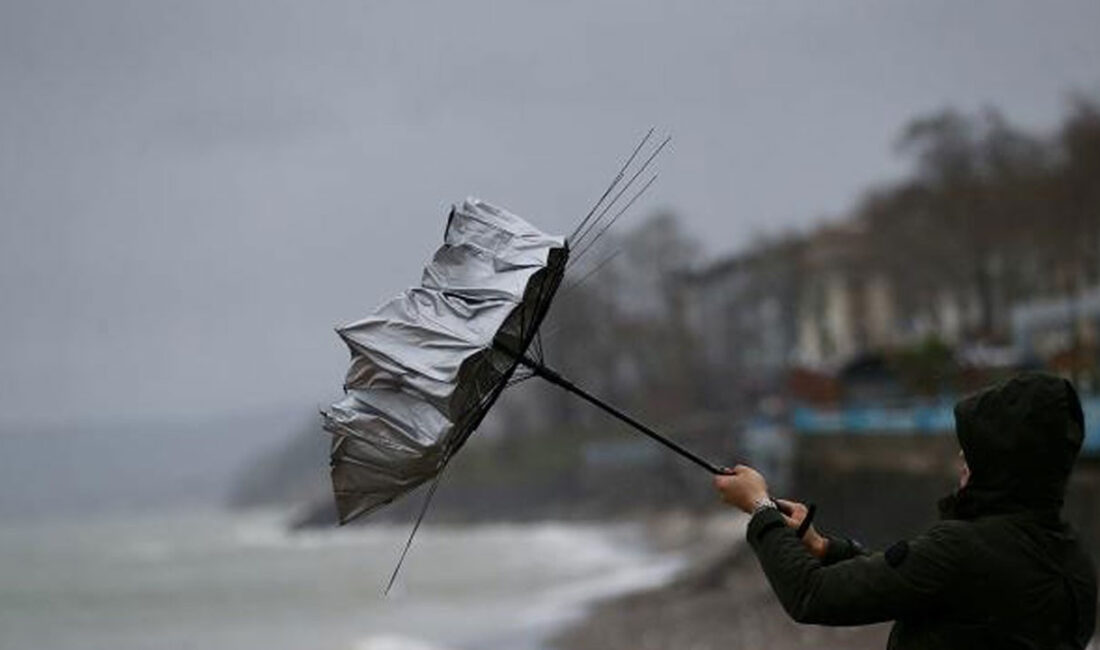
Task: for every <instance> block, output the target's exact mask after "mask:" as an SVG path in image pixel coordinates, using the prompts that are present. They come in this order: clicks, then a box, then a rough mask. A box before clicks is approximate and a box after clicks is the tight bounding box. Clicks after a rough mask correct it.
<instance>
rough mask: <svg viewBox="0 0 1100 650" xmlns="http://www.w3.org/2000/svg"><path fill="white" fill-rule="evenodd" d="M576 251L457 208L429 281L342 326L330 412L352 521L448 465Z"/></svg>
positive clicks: (342, 492) (484, 210)
mask: <svg viewBox="0 0 1100 650" xmlns="http://www.w3.org/2000/svg"><path fill="white" fill-rule="evenodd" d="M568 255H569V250H568V246H567V244H566V242H565V239H564V238H562V237H556V236H552V235H548V234H546V233H543V232H542V231H540V230H538V229H537V228H535V227H534V226H532V225H531V224H529V223H528V222H526V221H524V220H523V219H521V218H520V217H518V216H516V215H514V214H512V213H510V212H508V211H507V210H503V209H501V208H498V207H495V206H493V205H490V204H488V203H485V202H483V201H479V200H477V199H474V198H470V199H467V200H466V201H464V202H463V203H461V204H459V205H455V206H454V207H453V208H452V209H451V213H450V217H449V218H448V220H447V228H446V232H445V234H444V243H443V246H442V247H440V248H439V250H437V251H436V253H435V255H434V256H433V257H432V260H431V262H430V263H429V264H428V265H427V267H425V269H424V274H423V277H422V279H421V282H420V286H416V287H412V288H410V289H408V290H406V291H405V292H404V293H402V294H400V295H398V296H397V297H395V298H393V299H392V300H390V301H389V302H387V303H385V304H384V305H382V306H381V307H379V308H378V309H377V310H376V311H375V312H374V313H373V314H372V315H370V316H368V317H367V318H364V319H363V320H360V321H358V322H355V323H352V324H350V325H346V326H344V327H340V328H338V329H337V332H338V333H339V335H340V337H341V338H342V339H343V340H344V342H345V343H347V345H348V348H349V350H350V351H351V366H350V367H349V368H348V372H347V377H346V380H345V383H344V391H345V397H344V399H342V400H341V401H339V402H337V403H336V404H333V405H332V407H331V408H329V409H328V410H327V411H323V412H322V416H323V418H324V427H325V429H326V430H327V431H329V432H330V433H331V434H332V450H331V463H332V485H333V490H334V492H335V495H336V506H337V512H338V514H339V517H340V522H341V523H346V522H348V521H350V520H352V519H354V518H356V517H358V516H361V515H364V514H366V513H368V512H371V511H372V510H374V509H376V508H378V507H380V506H382V505H384V504H387V503H389V502H390V501H393V500H394V499H396V498H398V497H400V496H401V495H403V494H405V493H407V492H409V491H410V490H412V489H414V488H415V487H417V486H418V485H421V484H422V483H424V482H426V481H428V480H430V479H432V478H433V477H435V476H436V475H437V474H438V473H439V472H440V471H441V470H442V469H443V467H444V465H446V463H447V461H448V460H449V459H450V458H451V456H452V455H454V453H455V452H456V451H457V450H458V449H459V448H460V447H461V446H462V444H463V443H464V442H465V441H466V440H467V439H468V438H469V436H470V434H471V433H473V431H474V430H475V429H476V428H477V426H478V425H479V424H480V422H481V420H482V418H483V417H484V416H485V413H486V412H488V410H489V408H490V407H491V406H492V404H493V402H494V401H495V400H496V398H497V397H498V396H499V395H500V393H501V391H502V390H503V389H504V387H505V386H506V385H507V383H508V381H509V379H510V377H511V375H512V374H513V372H514V371H515V369H516V366H517V365H518V363H519V361H520V359H521V358H522V355H523V353H524V351H525V350H526V349H527V348H528V346H529V345H530V344H531V341H532V339H533V338H534V336H535V333H536V332H537V331H538V327H539V325H540V324H541V322H542V320H543V318H544V317H545V315H546V311H547V309H548V308H549V305H550V301H551V299H552V298H553V296H554V292H555V291H556V290H557V288H558V286H559V284H560V283H561V279H562V275H563V273H564V272H565V264H566V260H567V259H568Z"/></svg>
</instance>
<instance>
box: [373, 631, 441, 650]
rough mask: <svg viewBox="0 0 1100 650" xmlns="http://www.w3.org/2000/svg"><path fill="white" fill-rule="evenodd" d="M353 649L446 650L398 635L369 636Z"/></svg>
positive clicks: (439, 646)
mask: <svg viewBox="0 0 1100 650" xmlns="http://www.w3.org/2000/svg"><path fill="white" fill-rule="evenodd" d="M352 648H353V649H354V650H446V648H444V647H443V646H441V645H436V644H434V643H428V642H427V641H423V640H421V639H414V638H412V637H407V636H400V635H396V634H379V635H374V636H369V637H367V638H365V639H360V640H358V641H356V642H355V644H354V645H353V646H352Z"/></svg>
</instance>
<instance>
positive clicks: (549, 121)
mask: <svg viewBox="0 0 1100 650" xmlns="http://www.w3.org/2000/svg"><path fill="white" fill-rule="evenodd" d="M1098 27H1100V2H1096V1H1095V0H1087V1H1081V2H1014V1H1005V0H998V1H996V2H992V1H987V2H957V1H956V0H950V1H944V2H936V1H929V0H921V1H919V2H906V3H901V2H882V1H878V0H866V1H864V2H851V1H849V2H787V3H783V2H755V1H754V2H747V1H744V0H723V1H720V2H719V1H714V2H708V1H700V2H672V1H668V2H642V1H639V0H629V1H621V2H619V1H616V2H598V1H592V0H585V1H583V2H581V1H556V2H531V1H526V0H524V1H520V0H510V1H508V2H495V3H494V2H484V1H481V0H465V1H463V2H454V1H453V0H452V1H440V2H410V1H405V2H396V1H392V2H377V1H376V2H371V1H368V0H360V1H358V2H320V1H314V2H300V1H297V0H296V1H294V2H259V1H255V2H233V1H226V0H210V1H204V2H148V1H145V0H134V1H132V2H119V1H115V0H109V1H97V2H83V1H73V2H65V3H63V2H54V1H49V0H27V1H25V2H23V1H21V2H12V1H10V0H3V1H2V2H0V89H2V93H3V95H2V98H0V426H3V427H5V428H6V429H8V430H15V429H17V428H22V427H21V425H29V424H37V425H42V426H56V425H62V424H65V423H77V422H88V421H95V422H100V423H102V422H110V421H112V420H114V419H119V418H126V419H131V420H132V419H142V418H180V417H190V416H195V417H198V416H204V415H207V414H215V413H224V412H230V411H239V412H247V411H257V410H264V409H274V408H286V407H288V406H291V405H297V404H301V405H303V407H311V406H312V405H314V404H318V403H322V402H323V401H325V400H327V399H328V398H330V397H333V396H335V394H336V393H337V392H338V387H339V385H340V383H341V378H342V373H343V371H344V365H345V361H346V353H345V351H344V349H343V348H342V346H341V345H340V344H339V342H338V340H337V338H336V336H335V335H334V334H333V333H332V331H331V327H332V326H333V325H334V324H336V323H338V322H341V321H345V320H349V319H352V318H357V317H359V316H361V315H363V314H365V313H367V312H368V311H370V310H371V309H373V307H374V306H375V305H376V304H377V303H378V302H380V301H381V300H383V299H384V298H386V297H388V296H389V295H391V294H393V293H395V292H396V291H397V290H400V289H401V288H403V287H405V286H407V285H409V284H411V283H413V282H415V281H416V280H417V279H418V277H419V268H420V266H421V265H422V263H423V262H424V260H425V259H426V258H427V256H428V255H429V254H430V253H431V251H432V250H433V249H434V248H435V247H436V246H437V245H438V244H439V240H440V235H441V232H442V228H443V218H444V210H445V208H446V206H447V205H448V204H449V203H451V202H453V201H456V200H459V199H461V198H463V197H464V196H466V195H467V194H475V195H478V196H480V197H482V198H484V199H487V200H490V201H493V202H497V203H500V204H502V205H505V206H507V207H509V208H511V209H513V210H515V211H517V212H519V213H521V214H523V215H526V216H528V217H529V218H531V219H532V220H533V221H535V222H536V223H538V224H540V225H541V226H543V227H544V228H546V229H548V230H551V231H559V232H562V231H565V230H566V229H567V227H568V226H570V225H571V224H573V223H574V222H575V221H576V219H577V217H578V216H579V215H580V214H581V213H582V212H583V210H584V209H585V207H586V206H587V203H588V202H589V201H591V200H592V199H593V198H594V196H595V195H596V194H598V192H599V190H600V189H601V187H602V185H603V183H605V182H606V180H607V177H608V176H609V175H610V174H611V173H612V172H613V169H614V166H615V164H616V162H617V161H618V160H619V159H620V157H621V156H622V154H623V153H624V150H625V149H628V148H629V147H630V145H631V144H632V143H633V141H634V140H635V139H636V138H637V137H638V135H639V134H640V133H641V132H643V131H644V130H645V128H646V127H648V126H649V125H657V126H659V127H661V128H663V129H666V130H667V131H669V132H671V133H672V134H673V136H674V138H675V139H674V144H673V148H672V150H671V151H670V152H669V155H668V156H667V157H665V158H664V160H663V162H662V169H663V175H662V178H661V180H660V181H659V182H658V185H657V186H656V187H655V188H654V189H655V191H654V192H653V193H652V195H651V198H650V200H649V202H648V206H644V209H652V208H654V207H657V206H667V207H672V208H674V209H676V210H678V211H679V212H681V213H682V215H683V216H684V217H685V219H686V222H687V224H688V226H689V228H690V229H691V231H692V232H693V233H694V234H695V235H697V236H699V237H701V238H705V240H706V242H707V246H708V250H709V251H710V252H711V253H718V252H721V251H724V250H731V249H734V248H736V247H738V246H740V245H743V244H744V243H745V242H747V241H748V240H749V239H750V238H751V237H752V235H753V234H754V233H757V232H759V231H762V230H769V229H775V228H778V227H781V226H783V225H804V224H806V223H808V222H809V221H810V220H812V219H813V218H815V217H816V216H819V215H821V214H827V213H835V212H838V211H841V210H843V209H844V208H845V207H847V206H849V205H850V204H851V202H852V201H853V200H854V199H855V198H856V197H857V196H858V194H859V192H860V191H861V190H862V189H864V188H866V186H867V185H868V184H869V183H872V182H875V181H878V180H881V179H884V178H889V177H891V176H893V175H895V174H897V173H898V171H899V170H900V169H901V167H900V166H899V162H898V161H897V160H896V159H894V158H893V156H892V154H891V148H890V147H891V144H892V142H893V139H894V137H895V135H896V133H897V130H898V128H899V127H900V126H901V125H902V124H903V123H904V122H905V121H906V120H907V119H908V118H910V117H912V116H914V115H916V114H918V113H921V112H926V111H929V110H933V109H936V108H939V107H942V106H945V105H952V106H957V107H959V108H962V109H973V108H976V107H978V106H980V105H981V104H983V103H991V104H994V105H996V106H998V107H1001V108H1002V109H1003V110H1004V111H1005V112H1006V113H1007V115H1008V116H1009V117H1010V118H1011V119H1014V120H1016V121H1018V122H1020V123H1022V124H1024V125H1027V126H1032V127H1037V128H1044V127H1049V126H1051V125H1053V124H1054V123H1055V122H1056V121H1057V119H1058V117H1059V116H1060V115H1061V113H1062V112H1063V110H1064V108H1065V105H1066V104H1065V99H1066V95H1067V93H1068V92H1069V91H1071V90H1073V89H1075V88H1077V89H1084V90H1086V91H1094V90H1095V89H1097V88H1098V87H1100V66H1098V65H1097V64H1098V62H1100V38H1097V28H1098Z"/></svg>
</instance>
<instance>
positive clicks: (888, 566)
mask: <svg viewBox="0 0 1100 650" xmlns="http://www.w3.org/2000/svg"><path fill="white" fill-rule="evenodd" d="M958 526H959V523H958V522H942V523H940V524H938V525H937V526H935V527H933V528H932V529H930V530H929V531H928V532H927V533H925V534H924V535H921V536H920V537H917V538H916V539H913V540H911V541H908V542H899V543H898V544H895V545H894V546H893V547H891V549H890V550H889V551H887V552H886V553H885V554H883V553H873V554H870V555H862V554H859V553H855V552H853V556H852V557H851V558H849V559H843V560H840V561H837V562H835V563H833V564H826V563H823V562H822V561H820V560H818V559H817V558H815V557H814V556H813V555H811V554H810V552H809V551H808V550H806V548H805V547H804V546H803V545H802V542H801V541H800V540H799V539H798V538H797V537H796V536H795V534H794V531H792V530H791V529H790V528H788V527H787V526H786V524H785V523H784V522H783V517H782V515H780V514H779V512H777V511H775V510H774V509H766V510H762V511H761V512H758V513H757V514H756V515H754V516H753V518H752V520H751V521H750V522H749V527H748V541H749V544H750V545H751V546H752V548H753V550H754V551H755V552H756V555H757V558H758V559H759V560H760V566H761V567H762V568H763V569H764V574H765V575H766V576H767V578H768V582H769V583H770V584H771V586H772V589H773V590H774V591H775V593H776V595H777V596H778V597H779V601H780V602H781V603H782V604H783V608H784V609H785V610H787V613H788V614H790V616H791V617H792V618H793V619H795V620H796V621H798V622H800V623H817V624H821V625H865V624H868V623H878V622H882V621H889V620H895V619H898V618H904V617H907V616H911V615H914V614H918V613H920V612H922V611H924V610H926V609H928V608H929V607H931V606H933V605H934V604H935V602H936V600H937V597H938V596H939V595H940V594H941V593H942V592H943V591H944V590H945V589H947V588H948V587H949V586H950V585H951V583H952V581H953V580H954V579H955V577H956V575H957V574H958V572H959V570H960V568H962V567H964V566H966V558H965V555H966V543H965V539H964V536H963V535H962V534H961V531H960V529H959V528H958ZM887 558H889V560H888V559H887Z"/></svg>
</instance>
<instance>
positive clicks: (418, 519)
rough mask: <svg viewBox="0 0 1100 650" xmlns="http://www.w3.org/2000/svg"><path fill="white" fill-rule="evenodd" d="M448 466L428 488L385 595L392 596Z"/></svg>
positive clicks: (444, 466)
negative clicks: (394, 584)
mask: <svg viewBox="0 0 1100 650" xmlns="http://www.w3.org/2000/svg"><path fill="white" fill-rule="evenodd" d="M446 467H447V466H446V464H444V465H443V467H442V468H440V470H439V473H438V474H436V475H435V478H434V479H432V485H431V487H429V488H428V494H427V495H425V496H424V504H423V505H421V506H420V514H418V515H417V516H416V523H415V524H413V528H412V531H411V532H410V533H409V539H407V540H406V541H405V548H404V549H402V550H401V557H400V558H398V560H397V566H395V567H393V573H392V574H390V581H389V583H388V584H387V585H386V591H385V594H386V595H387V596H388V595H389V594H390V589H392V588H393V583H394V582H396V581H397V574H398V573H400V572H401V566H402V565H403V564H405V556H407V555H408V554H409V548H411V547H412V543H413V538H414V537H416V531H418V530H420V523H421V522H422V521H424V515H426V514H428V506H429V505H430V504H431V502H432V497H434V496H435V490H436V488H437V487H439V479H440V478H441V477H442V476H443V470H444V469H446Z"/></svg>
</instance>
